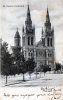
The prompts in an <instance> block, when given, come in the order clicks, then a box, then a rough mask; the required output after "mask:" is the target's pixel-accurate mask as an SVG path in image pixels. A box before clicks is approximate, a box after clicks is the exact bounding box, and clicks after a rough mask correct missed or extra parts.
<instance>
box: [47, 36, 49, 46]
mask: <svg viewBox="0 0 63 100" xmlns="http://www.w3.org/2000/svg"><path fill="white" fill-rule="evenodd" d="M47 46H49V38H47Z"/></svg>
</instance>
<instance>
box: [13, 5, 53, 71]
mask: <svg viewBox="0 0 63 100" xmlns="http://www.w3.org/2000/svg"><path fill="white" fill-rule="evenodd" d="M35 34H36V33H35V25H33V23H32V19H31V13H30V8H29V5H28V8H27V16H26V20H25V25H23V28H22V47H21V45H20V35H19V32H18V30H17V32H16V34H15V46H14V48H13V50H15V51H16V50H17V49H18V50H17V51H18V52H20V50H21V48H22V50H23V54H24V57H25V59H26V60H28V59H29V58H34V60H35V62H36V64H37V67H39V66H40V65H49V66H50V67H51V69H53V68H54V28H52V27H51V22H50V16H49V11H48V8H47V12H46V20H45V23H44V27H42V31H41V34H42V36H41V39H40V41H39V42H38V43H37V44H36V40H35Z"/></svg>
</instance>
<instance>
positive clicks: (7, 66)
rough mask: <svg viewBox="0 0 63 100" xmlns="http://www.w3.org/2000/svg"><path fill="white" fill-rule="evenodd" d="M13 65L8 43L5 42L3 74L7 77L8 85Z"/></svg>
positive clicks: (3, 48)
mask: <svg viewBox="0 0 63 100" xmlns="http://www.w3.org/2000/svg"><path fill="white" fill-rule="evenodd" d="M11 65H12V59H11V54H10V53H9V51H8V44H7V42H3V44H2V45H1V74H2V75H5V76H6V84H7V77H8V75H10V69H11Z"/></svg>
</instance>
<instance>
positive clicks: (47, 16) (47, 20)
mask: <svg viewBox="0 0 63 100" xmlns="http://www.w3.org/2000/svg"><path fill="white" fill-rule="evenodd" d="M46 22H50V18H49V11H48V7H47V14H46Z"/></svg>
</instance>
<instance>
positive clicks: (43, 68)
mask: <svg viewBox="0 0 63 100" xmlns="http://www.w3.org/2000/svg"><path fill="white" fill-rule="evenodd" d="M42 71H43V72H44V75H45V73H46V72H47V71H51V68H50V67H49V65H42Z"/></svg>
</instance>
